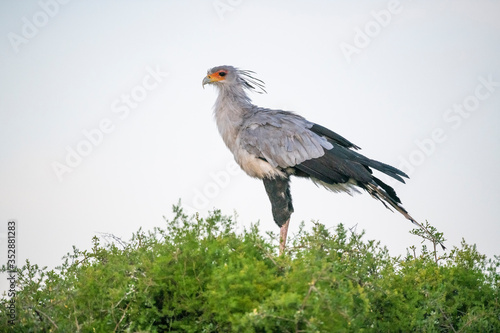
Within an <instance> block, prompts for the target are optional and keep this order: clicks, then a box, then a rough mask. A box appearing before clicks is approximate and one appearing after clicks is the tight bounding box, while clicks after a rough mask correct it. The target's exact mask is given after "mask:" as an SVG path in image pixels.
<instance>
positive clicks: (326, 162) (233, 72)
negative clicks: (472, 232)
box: [203, 66, 422, 242]
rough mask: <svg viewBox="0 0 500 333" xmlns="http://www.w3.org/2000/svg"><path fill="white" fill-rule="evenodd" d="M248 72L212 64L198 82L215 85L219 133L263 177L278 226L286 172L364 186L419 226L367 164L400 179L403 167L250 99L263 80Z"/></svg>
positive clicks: (347, 188)
mask: <svg viewBox="0 0 500 333" xmlns="http://www.w3.org/2000/svg"><path fill="white" fill-rule="evenodd" d="M253 74H254V73H253V72H251V71H244V70H239V69H237V68H235V67H232V66H219V67H214V68H212V69H210V70H209V71H208V73H207V76H206V77H205V78H204V79H203V85H205V84H213V85H214V86H216V87H217V88H218V90H219V95H218V97H217V100H216V102H215V106H214V116H215V120H216V123H217V127H218V129H219V132H220V134H221V136H222V139H223V140H224V142H225V144H226V145H227V147H228V148H229V149H230V150H231V152H232V153H233V155H234V158H235V160H236V162H237V163H238V164H239V165H240V167H241V168H242V169H243V170H244V171H245V172H246V173H247V174H248V175H249V176H251V177H255V178H259V179H262V180H263V181H264V186H265V188H266V192H267V194H268V196H269V199H270V200H271V205H272V210H273V217H274V220H275V222H276V223H277V224H278V225H279V226H280V227H282V226H284V225H285V223H286V228H288V221H289V218H290V215H291V213H292V212H293V206H292V199H291V195H290V189H289V179H290V176H298V177H308V178H310V179H311V180H312V181H313V182H315V183H316V184H320V185H323V186H324V187H326V188H327V189H329V190H332V191H336V192H347V193H349V194H352V193H353V192H358V189H363V190H366V191H367V192H368V193H369V194H370V195H372V196H373V197H374V198H376V199H378V200H380V201H381V202H382V203H383V204H384V205H385V206H386V207H387V208H389V209H390V208H394V209H396V210H397V211H398V212H400V213H401V214H403V215H404V216H405V217H406V218H407V219H409V220H410V221H412V222H413V223H415V224H417V225H419V226H420V227H422V226H421V225H420V224H419V223H418V222H417V221H416V220H415V219H413V218H412V217H411V216H410V215H409V214H408V212H407V211H406V210H405V209H404V208H403V207H402V206H401V200H400V199H399V198H398V197H397V195H396V192H395V191H394V189H393V188H392V187H390V186H389V185H387V184H385V183H384V182H382V181H381V180H380V179H378V178H376V177H375V176H374V175H373V171H372V169H375V170H378V171H380V172H382V173H384V174H386V175H388V176H390V177H392V178H394V179H397V180H398V181H400V182H403V183H404V179H403V178H408V176H407V175H406V174H405V173H404V172H402V171H401V170H398V169H397V168H394V167H392V166H390V165H387V164H384V163H381V162H378V161H375V160H372V159H369V158H367V157H365V156H363V155H361V154H360V153H358V152H357V151H356V150H359V149H360V148H359V147H358V146H356V145H355V144H353V143H352V142H350V141H348V140H347V139H345V138H344V137H342V136H340V135H339V134H337V133H335V132H333V131H331V130H329V129H328V128H326V127H323V126H321V125H318V124H315V123H312V122H310V121H308V120H306V119H305V118H304V117H302V116H300V115H297V114H295V113H293V112H289V111H283V110H270V109H266V108H261V107H258V106H255V105H253V104H252V102H251V100H250V98H249V97H248V95H247V93H246V91H247V90H254V91H257V92H265V90H264V84H263V82H262V81H261V80H259V79H257V78H255V77H253ZM285 240H286V231H285V239H284V240H283V242H284V241H285Z"/></svg>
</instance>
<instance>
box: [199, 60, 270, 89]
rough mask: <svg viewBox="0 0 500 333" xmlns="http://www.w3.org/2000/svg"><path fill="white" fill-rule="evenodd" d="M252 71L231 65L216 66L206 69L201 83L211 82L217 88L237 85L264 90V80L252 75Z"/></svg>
mask: <svg viewBox="0 0 500 333" xmlns="http://www.w3.org/2000/svg"><path fill="white" fill-rule="evenodd" d="M252 74H255V73H254V72H252V71H247V70H241V69H238V68H235V67H233V66H217V67H214V68H211V69H209V70H208V71H207V76H205V77H204V78H203V82H202V85H203V87H205V84H213V85H215V86H218V87H219V88H223V87H230V86H233V87H237V86H240V87H242V88H245V89H249V90H255V91H256V92H258V93H263V92H266V91H265V90H264V82H263V81H261V80H259V79H257V78H255V77H253V76H252Z"/></svg>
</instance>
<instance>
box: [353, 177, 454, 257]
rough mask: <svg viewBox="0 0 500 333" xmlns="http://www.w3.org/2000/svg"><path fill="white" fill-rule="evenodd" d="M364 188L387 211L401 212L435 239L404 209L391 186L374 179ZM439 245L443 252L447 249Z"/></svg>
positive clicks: (431, 236) (432, 237)
mask: <svg viewBox="0 0 500 333" xmlns="http://www.w3.org/2000/svg"><path fill="white" fill-rule="evenodd" d="M362 187H363V188H364V189H365V190H366V191H367V192H368V193H370V195H371V196H372V197H373V198H375V199H377V200H379V201H380V202H382V203H383V204H384V206H385V207H386V208H387V209H389V210H391V211H392V209H391V207H392V208H394V209H395V210H397V211H398V212H400V213H401V214H402V215H403V216H404V217H406V218H407V219H408V220H410V221H411V222H412V223H413V224H415V225H416V226H418V227H419V228H420V229H422V230H423V231H424V232H425V233H427V234H428V235H429V237H430V238H431V239H435V237H434V236H433V235H432V234H431V233H430V232H429V230H427V228H426V227H425V226H424V225H422V224H421V223H419V222H417V220H415V219H414V218H413V217H411V215H410V214H409V213H408V212H407V211H406V209H404V207H403V206H402V205H401V200H400V199H399V198H398V196H397V195H396V191H394V189H393V188H392V187H391V186H389V185H387V184H385V183H384V182H383V181H381V180H380V179H378V178H376V177H373V182H371V183H367V184H364V185H363V186H362ZM389 206H390V207H389ZM439 245H441V247H442V248H443V250H445V249H446V247H445V246H444V245H443V243H441V242H439Z"/></svg>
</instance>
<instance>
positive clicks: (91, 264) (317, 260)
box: [0, 206, 500, 332]
mask: <svg viewBox="0 0 500 333" xmlns="http://www.w3.org/2000/svg"><path fill="white" fill-rule="evenodd" d="M174 213H175V217H174V218H173V219H172V220H171V221H167V224H166V228H165V229H162V228H156V229H154V230H153V231H151V232H144V231H142V230H139V231H138V232H137V233H135V234H134V235H133V237H132V239H131V240H130V241H128V242H123V241H121V240H120V239H117V238H114V239H113V241H112V242H110V243H109V242H108V244H104V245H103V244H101V242H102V241H103V237H101V239H99V238H97V237H94V239H93V247H92V249H91V250H90V251H83V252H82V251H79V250H78V249H76V248H74V249H73V253H70V254H68V255H66V256H65V257H64V258H63V260H64V261H63V263H62V265H61V266H60V267H58V268H57V269H56V270H47V269H46V268H40V267H38V266H37V265H33V264H31V263H29V262H27V263H26V265H24V266H23V267H22V268H19V269H18V274H17V276H18V281H17V282H18V287H17V290H18V293H17V295H16V297H15V301H16V309H17V318H16V325H14V326H12V325H9V323H8V319H9V318H8V312H7V311H5V309H6V306H7V305H8V302H9V299H8V298H6V297H4V298H2V299H1V300H0V303H1V306H0V331H1V332H394V331H400V332H409V331H420V332H500V318H499V314H500V304H499V296H500V295H499V287H500V274H499V271H498V268H499V264H500V260H499V259H500V258H499V257H495V259H494V260H492V259H487V258H486V257H485V256H483V255H481V254H479V253H478V252H477V250H476V247H475V246H471V245H468V244H466V243H465V241H463V242H462V244H461V246H460V247H455V248H453V249H451V251H450V252H449V253H444V254H442V255H441V256H438V253H437V251H438V250H437V249H436V244H439V243H440V242H441V241H443V235H442V234H441V233H438V232H437V230H436V229H435V228H433V227H432V226H430V225H429V224H428V223H427V224H426V228H427V231H428V232H425V233H421V234H419V233H418V232H417V231H414V232H413V233H415V234H417V235H420V236H422V237H423V238H425V239H424V241H430V242H431V244H432V248H433V251H428V250H427V248H426V246H425V245H423V246H422V248H421V249H420V250H419V252H420V253H419V254H417V249H416V248H415V247H411V248H410V250H412V253H408V255H407V256H406V257H405V258H399V257H398V258H394V257H391V256H390V255H389V253H388V251H387V249H386V248H385V247H382V246H380V244H379V243H378V242H375V241H372V240H370V241H365V240H363V234H362V233H361V234H358V233H355V232H352V231H350V230H348V229H346V228H345V227H344V226H342V225H339V226H337V227H336V228H335V229H333V230H332V229H328V228H326V227H325V226H324V225H322V224H319V223H314V227H313V228H312V230H311V231H305V230H304V225H303V224H302V225H301V228H300V231H299V233H298V234H297V235H295V236H294V237H293V238H292V239H291V240H290V241H289V247H288V249H287V253H286V254H285V255H283V256H277V242H276V239H277V236H276V235H274V234H272V233H270V234H269V235H267V236H263V235H261V234H260V233H259V230H258V226H252V227H251V228H250V229H249V230H245V231H244V232H242V233H236V232H235V231H234V229H235V224H234V222H233V221H232V219H230V218H228V217H225V216H222V215H221V213H220V211H214V212H213V213H211V214H210V215H209V216H208V217H207V218H204V219H202V218H200V217H199V216H192V217H188V216H186V215H185V214H184V213H183V211H182V209H181V208H180V207H177V206H176V207H174ZM431 236H432V237H431ZM108 238H109V237H107V238H106V237H104V240H106V239H108ZM111 238H113V236H111Z"/></svg>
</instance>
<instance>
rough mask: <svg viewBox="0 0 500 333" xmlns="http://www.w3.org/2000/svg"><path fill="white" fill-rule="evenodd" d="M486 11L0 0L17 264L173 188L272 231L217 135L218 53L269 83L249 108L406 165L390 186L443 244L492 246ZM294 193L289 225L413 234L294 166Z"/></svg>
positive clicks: (3, 181) (2, 190) (393, 238)
mask: <svg viewBox="0 0 500 333" xmlns="http://www.w3.org/2000/svg"><path fill="white" fill-rule="evenodd" d="M499 13H500V2H499V1H493V0H479V1H470V0H468V1H463V0H453V1H451V0H450V1H430V0H429V1H356V2H347V1H327V0H324V1H319V0H318V1H307V2H306V1H274V2H272V3H271V2H269V1H242V0H217V1H211V0H208V1H185V2H181V1H164V0H162V1H159V0H158V1H102V0H100V1H77V0H73V1H67V0H65V1H62V0H60V1H56V0H40V1H22V2H21V1H3V2H1V4H0V36H2V38H0V126H1V130H0V221H1V223H0V228H2V229H1V230H0V236H1V238H0V241H1V242H2V244H5V241H6V232H7V229H6V226H7V221H9V219H16V220H17V222H18V230H17V231H18V240H17V245H18V258H17V259H18V262H24V261H25V260H26V259H29V260H30V261H31V262H32V263H37V264H39V265H42V266H45V265H47V266H49V267H54V266H56V265H58V264H60V262H61V257H62V256H63V255H64V254H65V253H67V252H69V251H71V247H72V245H75V246H76V247H78V248H79V249H81V250H83V249H89V248H90V246H91V239H92V236H93V235H96V234H98V233H112V234H114V235H116V236H118V237H121V238H123V239H124V240H128V239H129V238H130V236H131V234H132V233H133V232H135V231H137V230H138V229H139V228H140V227H142V228H143V229H144V230H151V229H153V227H155V226H159V227H162V226H164V220H163V217H162V216H166V217H167V218H171V217H172V213H171V206H172V204H175V203H177V201H178V200H179V199H181V200H182V203H183V206H184V207H185V208H186V210H187V212H188V213H194V212H197V211H198V212H200V213H201V215H203V216H205V215H206V214H207V212H208V211H209V210H211V209H213V208H214V207H215V208H220V209H222V211H223V213H225V214H227V215H231V214H233V212H235V211H236V212H237V214H238V220H237V221H238V227H239V228H240V230H241V229H242V228H243V227H248V226H250V224H251V223H256V222H257V221H260V225H261V229H262V231H267V230H272V231H275V232H278V231H279V230H278V227H277V226H276V225H275V224H274V221H273V219H272V215H271V206H270V203H269V200H268V198H267V195H266V193H265V190H264V187H263V185H262V183H261V181H258V180H255V179H251V178H249V177H248V176H246V175H245V174H243V172H242V171H239V170H238V169H237V168H235V167H234V162H233V158H232V155H231V153H230V152H229V151H228V150H227V148H226V147H225V145H224V144H223V142H222V140H221V138H220V137H219V134H218V131H217V129H216V126H215V123H214V121H213V117H212V106H213V104H214V101H215V98H216V91H215V90H214V89H213V88H212V87H208V89H207V88H206V89H202V86H201V81H202V79H203V77H204V76H205V74H206V71H207V69H209V68H211V67H214V66H217V65H223V64H227V65H233V66H236V67H240V68H242V69H249V70H253V71H255V72H256V73H257V77H259V78H260V79H262V80H263V81H265V82H266V89H267V92H268V94H263V95H258V94H252V96H251V97H252V98H253V100H254V102H255V103H256V104H257V105H260V106H264V107H269V108H280V109H286V110H291V111H296V112H298V113H300V114H301V115H303V116H304V117H306V118H307V119H309V120H311V121H314V122H317V123H319V124H321V125H323V126H326V127H328V128H330V129H332V130H333V131H336V132H337V133H339V134H341V135H343V136H344V137H346V138H347V139H348V140H350V141H352V142H354V143H355V144H357V145H358V146H360V147H361V148H363V149H362V151H361V153H363V154H365V155H366V156H368V157H370V158H373V159H376V160H380V161H382V162H385V163H389V164H392V165H394V166H396V167H400V168H402V169H403V171H405V172H407V173H409V174H410V176H411V179H410V180H408V181H407V184H406V185H404V184H399V183H391V184H392V185H393V186H394V187H395V189H396V191H397V192H398V194H399V196H400V198H401V199H402V201H403V204H404V206H405V208H406V209H407V210H408V211H409V212H410V214H411V215H412V216H413V217H415V218H416V219H417V220H419V221H421V222H424V221H425V220H428V221H429V222H430V223H431V224H433V225H434V226H435V227H437V228H438V230H440V231H442V232H444V234H445V237H446V238H447V239H448V241H447V242H446V245H447V246H448V247H449V248H451V247H453V246H454V245H459V244H460V241H461V239H462V237H464V238H465V239H466V241H467V242H468V243H475V244H477V246H478V249H479V251H480V252H482V253H485V254H487V255H488V256H493V255H494V254H500V251H499V250H500V248H499V245H498V239H499V236H500V219H499V215H500V208H499V207H500V205H499V202H500V196H499V194H498V188H499V187H500V180H499V177H497V171H498V170H499V168H500V149H499V143H500V129H499V126H500V20H499ZM384 179H385V178H384ZM386 180H387V179H386ZM291 191H292V197H293V199H294V206H295V213H294V214H293V215H292V222H291V227H290V232H291V233H292V234H293V232H295V231H296V230H297V226H298V225H299V223H300V221H305V222H306V227H307V228H308V229H310V228H311V222H310V221H311V220H317V221H320V222H322V223H324V224H325V225H327V226H331V227H333V226H335V225H337V224H338V223H341V222H342V223H344V224H345V225H346V226H347V227H353V226H355V225H357V230H358V231H360V230H363V229H364V230H366V239H376V240H380V241H381V242H382V244H384V245H387V247H388V248H389V250H390V252H391V254H392V255H399V254H404V253H406V250H405V249H406V248H407V247H409V246H411V245H413V244H415V245H418V244H419V242H420V240H419V239H418V238H417V237H416V236H413V235H411V234H409V233H408V231H409V230H411V229H412V228H413V225H412V224H410V223H409V222H408V221H407V220H406V219H405V218H404V217H403V216H401V215H400V214H397V213H391V212H390V211H389V210H387V209H385V208H384V207H383V205H382V204H380V203H379V202H377V201H376V200H373V199H372V198H371V197H370V196H369V195H368V194H366V193H365V194H362V195H357V196H355V197H350V196H348V195H346V194H334V193H330V192H328V191H326V190H324V189H322V188H318V187H316V186H315V185H314V184H313V183H311V182H309V181H306V180H299V179H295V180H293V181H292V188H291ZM1 226H3V227H1ZM0 252H1V253H0V259H1V260H2V262H4V261H5V257H6V250H5V246H2V250H1V251H0ZM2 285H5V279H3V278H1V279H0V286H2Z"/></svg>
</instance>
